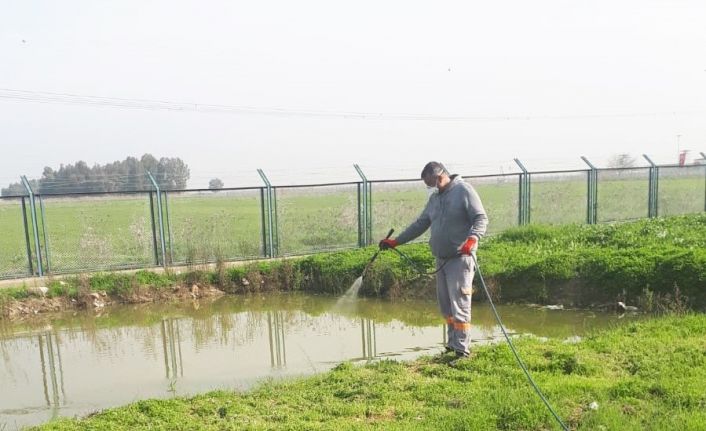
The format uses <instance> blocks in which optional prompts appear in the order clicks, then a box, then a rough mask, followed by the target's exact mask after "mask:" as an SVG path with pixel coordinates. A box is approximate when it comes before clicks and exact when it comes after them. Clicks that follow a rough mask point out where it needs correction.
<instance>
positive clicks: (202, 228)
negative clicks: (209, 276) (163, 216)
mask: <svg viewBox="0 0 706 431" xmlns="http://www.w3.org/2000/svg"><path fill="white" fill-rule="evenodd" d="M168 207H169V217H168V223H167V224H168V229H167V232H169V231H171V241H168V243H169V244H170V247H169V249H170V252H169V255H170V258H173V263H174V264H190V263H203V262H216V261H218V260H242V259H251V258H256V257H260V256H262V249H263V247H264V246H263V243H262V239H263V238H262V232H261V217H262V215H261V208H260V207H261V203H260V189H259V188H255V189H248V190H212V191H187V192H173V191H172V192H168Z"/></svg>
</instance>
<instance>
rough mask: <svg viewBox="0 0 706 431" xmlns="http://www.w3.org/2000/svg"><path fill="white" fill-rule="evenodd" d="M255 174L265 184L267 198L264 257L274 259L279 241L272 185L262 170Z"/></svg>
mask: <svg viewBox="0 0 706 431" xmlns="http://www.w3.org/2000/svg"><path fill="white" fill-rule="evenodd" d="M257 173H258V174H259V175H260V178H261V179H262V181H263V182H264V183H265V190H266V192H267V193H265V195H266V197H267V205H266V212H267V224H266V226H267V229H266V230H267V235H266V237H267V240H268V241H267V244H266V247H265V250H267V253H266V256H267V257H275V256H277V254H278V250H277V248H278V247H277V245H278V243H279V239H278V237H277V219H276V217H277V216H276V214H274V212H275V211H276V205H277V203H276V202H275V199H276V196H275V193H274V191H273V187H272V183H270V180H269V179H268V178H267V175H265V172H264V171H263V170H262V169H258V170H257Z"/></svg>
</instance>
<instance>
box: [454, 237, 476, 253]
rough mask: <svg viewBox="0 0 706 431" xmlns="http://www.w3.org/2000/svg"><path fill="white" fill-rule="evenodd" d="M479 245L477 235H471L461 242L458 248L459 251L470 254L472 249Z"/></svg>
mask: <svg viewBox="0 0 706 431" xmlns="http://www.w3.org/2000/svg"><path fill="white" fill-rule="evenodd" d="M477 245H478V237H477V236H475V235H471V236H469V237H468V238H467V239H466V241H465V242H464V243H463V244H461V246H460V247H459V248H458V251H459V253H461V254H462V255H466V256H470V255H471V250H473V249H474V248H475V247H476V246H477Z"/></svg>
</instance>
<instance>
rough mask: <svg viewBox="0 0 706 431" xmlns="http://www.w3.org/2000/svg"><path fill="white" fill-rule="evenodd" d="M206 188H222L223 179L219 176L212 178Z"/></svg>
mask: <svg viewBox="0 0 706 431" xmlns="http://www.w3.org/2000/svg"><path fill="white" fill-rule="evenodd" d="M208 188H209V189H211V190H217V189H222V188H223V181H221V179H220V178H214V179H212V180H211V181H209V182H208Z"/></svg>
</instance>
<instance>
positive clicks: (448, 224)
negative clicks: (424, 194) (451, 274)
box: [396, 175, 488, 259]
mask: <svg viewBox="0 0 706 431" xmlns="http://www.w3.org/2000/svg"><path fill="white" fill-rule="evenodd" d="M429 227H431V237H430V238H429V246H430V247H431V252H432V254H433V255H434V256H435V257H437V258H440V259H448V258H450V257H453V256H456V255H457V254H458V251H457V250H458V247H459V246H460V245H461V244H463V243H464V241H466V238H468V237H469V236H471V235H475V236H477V237H478V238H480V237H482V236H483V235H484V234H485V231H486V229H487V227H488V216H487V215H486V214H485V209H484V208H483V204H482V203H481V201H480V198H479V197H478V193H476V191H475V189H474V188H473V187H472V186H471V185H470V184H468V183H466V182H465V181H463V179H462V178H461V177H459V176H457V175H452V176H451V183H450V184H449V185H448V187H447V188H446V189H445V190H444V191H443V192H442V193H439V192H435V193H434V194H432V195H431V196H430V197H429V201H428V202H427V205H426V207H424V211H422V214H421V215H420V216H419V217H418V218H417V220H416V221H414V222H413V223H412V224H411V225H409V227H407V229H405V230H404V231H403V232H402V233H401V234H399V236H398V237H397V238H396V239H397V242H398V243H399V244H404V243H406V242H409V241H412V240H413V239H415V238H417V237H418V236H419V235H421V234H423V233H424V232H425V231H426V230H427V229H429Z"/></svg>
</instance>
